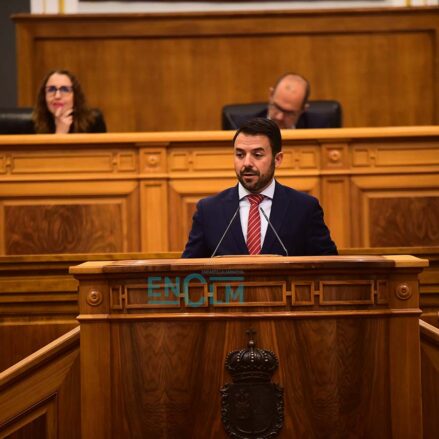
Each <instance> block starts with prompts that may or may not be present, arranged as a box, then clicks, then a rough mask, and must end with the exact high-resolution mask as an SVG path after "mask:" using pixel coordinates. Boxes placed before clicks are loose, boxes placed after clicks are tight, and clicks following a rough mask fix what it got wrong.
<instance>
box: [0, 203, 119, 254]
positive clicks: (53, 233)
mask: <svg viewBox="0 0 439 439" xmlns="http://www.w3.org/2000/svg"><path fill="white" fill-rule="evenodd" d="M5 220H6V221H5V230H4V233H5V247H6V248H5V253H6V254H9V255H11V254H16V255H22V254H40V253H99V252H109V253H111V252H120V251H124V250H126V245H124V242H123V234H122V207H121V205H120V204H119V203H111V204H97V203H96V204H71V203H69V204H67V203H66V204H53V203H50V204H49V203H48V204H42V205H17V204H15V205H7V206H5Z"/></svg>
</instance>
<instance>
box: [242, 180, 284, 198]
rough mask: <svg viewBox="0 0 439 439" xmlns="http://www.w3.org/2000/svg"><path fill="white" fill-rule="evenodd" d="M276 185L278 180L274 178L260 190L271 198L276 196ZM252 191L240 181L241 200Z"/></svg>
mask: <svg viewBox="0 0 439 439" xmlns="http://www.w3.org/2000/svg"><path fill="white" fill-rule="evenodd" d="M275 186H276V181H275V179H274V178H273V179H272V180H271V183H270V184H269V185H268V186H267V187H266V188H265V189H264V190H263V191H262V192H260V194H261V195H264V197H266V198H270V200H272V199H273V196H274V188H275ZM250 194H251V192H249V191H248V190H247V189H246V188H245V187H244V186H243V185H242V184H241V182H239V184H238V195H239V200H240V201H241V200H242V199H243V198H245V197H246V196H247V195H250Z"/></svg>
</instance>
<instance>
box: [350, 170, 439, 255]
mask: <svg viewBox="0 0 439 439" xmlns="http://www.w3.org/2000/svg"><path fill="white" fill-rule="evenodd" d="M435 179H436V176H433V175H431V176H427V178H425V179H421V178H419V176H406V177H404V179H402V177H401V176H387V177H380V178H379V183H378V184H379V185H380V187H381V188H380V189H378V188H377V187H376V183H377V180H378V178H377V177H355V178H352V183H353V185H355V186H356V187H357V188H361V189H360V190H359V192H360V194H361V195H360V200H359V202H361V204H362V206H361V209H358V208H357V209H356V210H355V222H356V224H357V225H358V224H361V225H360V228H359V230H360V235H361V238H360V242H357V243H353V245H354V246H359V247H404V246H406V247H409V246H426V245H433V246H434V245H439V237H438V235H437V232H436V226H435V222H436V220H435V218H437V212H438V205H437V199H436V198H437V191H436V190H434V191H431V190H428V189H425V190H423V189H422V187H420V186H421V184H422V180H424V182H426V183H427V185H426V186H427V188H430V187H432V185H434V184H435V183H433V181H434V180H435ZM401 186H404V189H402V188H401ZM410 186H411V187H412V189H411V190H410V189H408V188H409V187H410ZM384 188H385V189H384ZM360 212H361V213H360Z"/></svg>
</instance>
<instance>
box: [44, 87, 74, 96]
mask: <svg viewBox="0 0 439 439" xmlns="http://www.w3.org/2000/svg"><path fill="white" fill-rule="evenodd" d="M57 91H59V94H60V95H61V96H66V95H68V94H70V93H71V92H72V91H73V87H72V86H71V85H61V87H56V86H55V85H49V86H48V87H46V94H47V95H49V96H54V95H56V92H57Z"/></svg>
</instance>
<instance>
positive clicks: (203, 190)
mask: <svg viewBox="0 0 439 439" xmlns="http://www.w3.org/2000/svg"><path fill="white" fill-rule="evenodd" d="M235 184H236V179H235V178H232V177H215V178H208V179H206V178H200V179H197V178H194V177H193V178H186V179H177V178H175V179H173V180H172V182H171V184H170V186H169V202H170V204H171V205H172V206H173V210H174V209H175V210H174V212H175V214H171V215H170V216H169V237H170V242H169V248H170V249H172V251H181V250H183V249H184V246H185V244H186V242H187V238H188V236H189V231H190V229H191V227H192V216H193V214H194V213H195V210H196V205H197V203H198V201H199V200H200V199H201V198H204V197H207V196H209V195H213V194H216V193H218V192H221V191H222V190H224V189H227V188H229V187H232V186H234V185H235Z"/></svg>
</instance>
